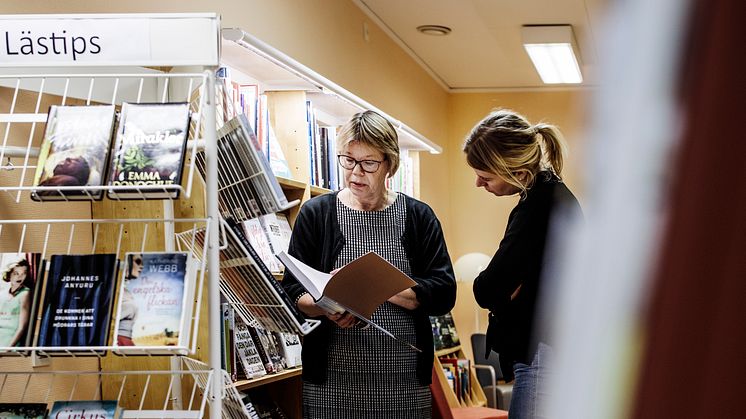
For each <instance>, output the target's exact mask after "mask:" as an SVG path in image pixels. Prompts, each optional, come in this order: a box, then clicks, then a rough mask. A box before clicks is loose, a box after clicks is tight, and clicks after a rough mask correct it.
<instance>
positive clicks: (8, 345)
mask: <svg viewBox="0 0 746 419" xmlns="http://www.w3.org/2000/svg"><path fill="white" fill-rule="evenodd" d="M177 225H179V226H182V227H183V226H189V227H190V228H192V229H205V230H209V229H210V228H211V226H210V222H209V220H207V219H179V220H163V219H121V220H96V219H65V220H6V221H0V242H6V243H8V242H10V243H14V244H17V248H16V249H15V251H14V252H4V253H0V269H2V272H3V275H5V276H7V277H8V279H9V280H10V283H9V288H8V290H7V291H6V293H7V292H10V294H11V295H12V296H13V299H12V300H10V301H8V302H5V303H4V306H3V307H6V306H8V307H10V306H9V305H8V304H12V303H13V302H17V304H18V305H19V310H18V312H19V315H21V314H22V313H23V316H22V317H21V318H19V320H18V321H19V322H20V320H23V322H24V323H25V324H24V325H23V328H21V330H20V333H15V334H14V335H5V334H4V335H2V340H0V355H18V356H31V354H34V356H43V357H48V356H99V357H102V356H105V355H106V354H107V353H109V352H110V353H113V354H116V355H168V354H173V355H186V354H193V353H194V352H195V346H196V337H197V326H198V324H199V316H200V312H199V310H195V307H200V305H201V300H202V293H201V292H197V293H196V294H197V295H195V290H201V289H202V287H203V284H204V280H205V264H204V260H205V259H206V258H205V253H204V251H203V252H202V254H199V255H195V254H194V253H193V252H192V251H174V252H164V251H163V250H162V248H163V246H162V245H161V243H162V242H163V240H164V235H165V234H168V233H166V232H167V231H173V230H175V229H176V228H177V227H176V226H177ZM37 238H39V239H37ZM73 246H75V249H76V251H72V249H73ZM81 247H83V248H85V249H87V251H86V252H85V253H81V252H80V250H81ZM3 250H10V249H7V248H6V249H3ZM3 313H5V311H3ZM37 317H38V319H39V320H38V321H37Z"/></svg>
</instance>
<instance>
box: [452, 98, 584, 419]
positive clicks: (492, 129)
mask: <svg viewBox="0 0 746 419" xmlns="http://www.w3.org/2000/svg"><path fill="white" fill-rule="evenodd" d="M563 152H564V145H563V141H562V137H561V134H560V132H559V130H558V129H557V128H556V127H554V126H552V125H548V124H535V125H532V124H531V123H529V121H528V120H527V119H526V118H525V117H523V116H522V115H520V114H518V113H516V112H513V111H510V110H497V111H494V112H492V113H490V114H489V115H487V117H485V118H484V119H483V120H482V121H480V122H479V123H478V124H477V125H476V126H475V127H474V128H473V129H472V131H471V132H470V133H469V135H468V136H467V137H466V143H465V144H464V153H465V154H466V162H467V164H468V165H469V166H470V167H471V168H472V169H473V170H474V173H475V174H476V186H477V187H478V188H484V189H485V190H486V191H487V192H489V193H491V194H493V195H495V196H512V195H519V196H520V199H519V201H518V204H517V205H516V206H515V208H513V210H512V212H511V213H510V216H509V218H508V226H507V229H506V231H505V235H504V236H503V238H502V240H501V242H500V245H499V247H498V249H497V252H496V253H495V255H494V256H493V257H492V260H491V261H490V263H489V265H488V266H487V268H486V269H485V270H484V271H483V272H482V273H480V274H479V276H478V277H477V278H476V279H475V280H474V297H475V299H476V301H477V303H478V304H479V305H480V306H481V307H483V308H486V309H489V310H490V321H489V326H488V329H487V348H486V350H487V355H489V352H490V350H494V351H495V352H497V353H498V355H499V357H500V365H501V368H502V371H503V373H504V374H505V376H506V380H508V381H510V380H511V379H512V377H513V375H515V383H514V385H513V393H512V400H511V402H510V418H511V419H522V418H535V417H543V416H544V415H542V413H541V411H540V406H541V403H542V397H543V395H544V385H543V383H544V382H545V380H546V377H547V376H548V374H550V373H551V365H550V364H551V358H552V349H551V346H549V345H548V342H547V337H546V336H544V335H542V334H541V333H539V330H538V327H535V315H534V311H535V308H536V301H537V296H538V294H539V292H540V290H541V286H540V285H541V284H540V282H541V280H542V278H543V280H546V278H545V276H546V275H545V274H546V273H545V272H543V271H542V268H543V266H544V253H545V252H544V248H545V243H546V238H547V232H548V230H549V225H550V219H554V218H556V217H557V214H562V215H566V216H570V217H576V216H579V215H580V205H579V204H578V201H577V199H576V198H575V196H574V195H573V193H572V192H570V190H569V189H568V188H567V186H565V184H564V183H563V182H562V178H561V177H560V175H561V173H562V166H563Z"/></svg>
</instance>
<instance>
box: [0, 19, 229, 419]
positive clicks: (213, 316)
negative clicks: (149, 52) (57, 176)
mask: <svg viewBox="0 0 746 419" xmlns="http://www.w3.org/2000/svg"><path fill="white" fill-rule="evenodd" d="M0 19H2V20H4V21H16V20H17V21H18V22H23V23H24V24H27V23H28V24H34V23H36V24H45V25H46V24H47V23H56V22H55V19H57V20H59V21H64V22H65V23H66V24H70V23H71V22H73V23H74V22H77V21H79V22H83V23H90V22H95V23H98V24H99V26H97V28H101V27H103V26H106V25H107V24H108V23H112V24H113V25H114V26H115V24H116V23H117V22H120V23H122V24H124V23H125V22H126V23H130V22H137V23H147V24H150V23H153V25H152V26H151V28H152V30H153V35H152V36H160V37H161V38H160V39H161V40H162V39H163V38H164V34H168V33H169V32H168V30H169V29H173V28H175V27H179V24H183V25H188V24H193V23H195V22H199V24H200V28H201V29H205V28H208V30H210V31H211V32H210V33H211V34H212V32H213V31H214V32H215V34H216V36H215V39H214V41H215V42H214V45H208V46H207V47H204V44H203V45H201V48H202V49H201V50H200V51H207V53H206V54H204V58H202V57H197V58H195V54H191V53H190V54H186V55H188V56H189V58H188V59H181V57H179V54H180V52H179V50H177V49H176V48H174V49H173V50H171V49H170V48H168V47H166V48H163V45H162V42H161V44H159V46H160V47H161V49H160V50H159V52H160V53H161V56H159V57H158V59H159V60H160V61H158V60H155V59H152V60H149V61H148V59H145V58H142V55H140V56H139V58H135V59H129V58H123V57H119V56H116V57H111V56H109V58H108V59H106V58H105V59H102V60H101V61H99V62H93V63H88V64H81V63H80V62H67V63H63V64H61V65H63V66H65V67H64V68H63V69H62V70H61V71H60V72H59V73H56V72H55V71H56V70H55V69H54V68H53V67H55V66H56V65H57V64H48V65H47V64H45V62H34V63H32V64H30V65H29V67H31V68H30V69H27V70H23V72H24V74H10V75H0V86H3V87H6V88H7V87H10V89H12V92H13V98H12V101H11V107H10V111H9V112H6V113H3V114H0V123H5V124H6V126H5V130H4V132H0V136H2V137H1V138H2V142H1V143H0V145H1V147H0V175H2V176H7V178H11V177H13V176H18V178H19V180H18V181H17V183H15V184H14V186H6V187H0V189H2V190H4V191H5V192H6V193H9V194H11V195H12V196H13V195H14V199H15V201H16V202H20V200H21V196H22V195H23V194H24V193H27V192H30V191H32V190H42V189H43V188H40V187H34V186H32V185H30V184H29V183H30V182H31V179H30V177H31V176H29V174H28V171H29V170H31V169H33V168H34V167H35V166H34V165H33V164H32V160H33V159H34V158H35V157H36V156H37V155H38V150H36V149H34V148H33V147H32V141H33V139H34V138H35V135H36V131H37V124H39V123H43V122H44V121H46V112H45V111H46V110H45V109H42V108H41V105H42V98H43V97H49V94H52V95H56V96H60V97H62V100H61V103H60V104H65V103H66V102H67V101H68V98H76V99H82V100H84V102H85V103H86V104H91V103H108V104H119V103H121V102H122V101H123V100H125V101H132V102H141V101H148V102H158V101H160V102H166V101H168V100H174V98H173V95H174V92H175V91H178V90H181V91H182V92H186V96H185V98H186V100H185V101H187V102H190V103H194V101H193V100H192V96H191V91H192V89H193V87H194V86H195V85H196V83H199V85H200V86H201V87H200V92H199V101H198V104H197V105H196V108H195V109H193V118H192V121H193V123H192V125H191V126H190V132H191V135H190V137H191V138H193V139H195V140H194V141H191V142H190V144H189V147H190V152H191V155H192V156H194V155H195V154H196V152H197V150H199V149H204V151H205V156H206V159H205V160H206V166H207V173H206V176H205V191H206V200H205V201H206V207H207V208H206V210H207V213H206V218H205V219H200V220H196V219H190V220H178V219H174V217H173V206H172V202H173V201H169V200H166V201H164V209H165V212H166V214H165V216H164V218H165V219H163V220H157V221H153V220H142V219H132V220H129V219H115V220H85V222H86V223H89V224H94V225H99V224H100V225H108V224H120V225H121V224H122V223H127V222H136V223H137V222H146V221H147V222H161V223H164V230H167V231H170V233H168V234H166V237H165V239H166V243H164V245H163V247H162V250H166V251H169V250H173V247H174V243H175V241H176V240H175V234H174V232H173V230H174V225H175V223H179V222H192V223H197V224H202V225H203V226H205V227H209V226H210V225H215V222H216V221H217V220H219V215H218V207H217V195H216V194H217V175H218V172H217V150H216V138H215V134H216V130H215V127H216V125H215V124H216V118H215V77H214V70H215V68H216V66H217V64H218V62H217V60H218V57H219V48H220V46H219V29H220V18H219V16H217V15H215V14H196V13H192V14H190V13H185V14H111V15H100V14H97V15H36V16H34V15H15V16H0ZM97 20H98V21H97ZM96 21H97V22H96ZM156 21H157V23H158V24H156ZM40 22H41V23H40ZM161 26H164V27H167V28H166V29H164V28H163V27H161ZM182 32H194V31H189V30H182ZM124 33H126V31H124ZM177 34H178V35H179V38H180V39H179V41H180V42H182V45H181V47H182V48H187V49H188V48H189V46H190V45H191V44H190V43H192V42H199V41H202V40H201V39H196V38H195V35H194V34H193V33H177ZM150 35H151V34H150V33H148V36H150ZM181 35H184V36H181ZM211 37H212V36H211ZM171 38H173V37H171ZM146 39H147V38H146ZM184 39H186V41H184ZM184 42H186V47H184ZM163 57H166V58H163ZM4 64H5V66H11V67H12V66H24V65H25V64H18V63H10V64H8V63H4ZM84 65H87V66H90V68H93V69H94V70H92V71H90V72H87V73H85V74H78V73H76V71H75V70H78V71H79V70H80V69H81V67H83V66H84ZM142 65H146V66H174V65H181V66H198V67H200V68H201V69H202V68H204V69H205V71H204V72H198V73H157V74H152V73H151V72H148V71H143V74H140V73H135V74H133V73H129V72H122V73H114V74H112V73H110V72H109V73H107V71H111V70H112V69H114V70H116V68H119V67H122V66H142ZM86 68H88V67H86ZM0 70H4V69H2V68H0ZM37 70H38V71H37ZM83 71H86V70H83ZM19 72H20V71H19ZM81 81H82V83H81ZM107 82H108V83H107ZM107 84H108V86H109V87H107ZM81 86H82V87H81ZM21 91H23V92H28V91H32V92H36V100H35V101H34V103H32V104H31V108H30V109H25V110H24V109H22V106H21V104H20V103H19V102H18V101H17V100H18V96H19V92H21ZM146 92H150V94H149V95H146V94H145V93H146ZM153 92H158V93H153ZM19 125H21V126H26V127H28V129H29V133H28V140H27V142H26V144H20V145H17V144H16V145H14V144H9V143H8V138H9V133H10V131H11V130H12V129H13V127H15V126H19ZM197 134H201V135H197ZM14 159H15V160H16V161H15V163H14V161H13V160H14ZM15 170H18V171H20V174H19V173H18V172H16V173H15V174H14V173H13V171H15ZM193 177H194V164H193V159H192V161H191V162H190V163H189V165H188V167H186V168H185V176H184V179H186V186H185V187H183V188H182V187H181V186H169V187H163V186H157V187H139V190H140V195H141V197H142V198H145V193H146V192H148V191H151V190H156V191H173V190H179V191H180V192H183V194H180V195H181V196H182V197H183V198H189V197H190V196H191V195H190V194H191V189H192V184H193ZM45 188H48V189H49V191H50V192H53V193H56V194H58V195H62V198H65V196H66V195H65V194H64V192H65V190H66V189H69V187H45ZM127 188H128V189H133V188H132V187H127ZM71 189H76V190H83V195H84V198H83V199H91V198H92V192H94V191H97V190H107V191H114V190H116V189H118V187H110V186H87V187H83V188H81V187H72V188H71ZM61 202H64V200H63V201H61ZM38 205H49V206H50V208H55V205H56V204H54V203H42V204H38ZM57 208H59V207H57ZM169 210H170V211H169ZM169 212H170V213H171V214H168V213H169ZM75 221H80V220H75ZM68 222H69V220H34V221H31V220H3V221H1V222H0V224H14V223H15V224H21V225H23V227H22V228H23V229H24V233H23V235H24V237H25V229H26V228H28V227H27V226H29V225H31V224H34V223H36V224H40V225H44V224H46V225H47V228H48V229H49V228H55V226H56V225H57V224H60V223H61V224H64V223H68ZM195 228H196V226H195ZM71 229H72V231H71V233H70V234H71V236H72V235H74V234H75V232H74V228H73V227H71ZM206 232H207V243H208V245H207V246H205V249H204V254H203V255H201V256H202V258H201V259H200V260H201V261H202V262H200V263H201V267H200V272H201V275H202V276H203V278H204V279H206V280H207V283H208V296H207V298H208V304H207V306H208V307H209V312H208V314H209V327H208V333H210V335H211V336H210V337H211V338H210V342H211V344H210V347H209V362H208V363H207V364H206V365H207V367H206V369H203V370H199V371H196V372H195V371H184V370H179V369H177V368H173V369H172V370H171V371H121V372H111V371H90V372H67V371H32V372H25V373H20V372H0V389H2V390H1V391H0V393H2V394H3V395H8V394H11V393H9V392H6V389H8V388H9V387H6V386H7V385H8V383H9V381H8V380H9V379H11V378H12V380H11V381H13V380H18V379H19V377H20V379H21V380H24V379H25V380H26V381H27V382H30V381H32V380H36V379H40V378H43V377H63V376H73V375H74V376H76V377H77V376H89V375H90V376H92V377H98V381H99V383H100V382H101V381H102V380H103V379H104V378H107V377H110V376H113V375H117V374H119V375H123V376H125V377H129V376H133V375H142V376H146V377H148V378H147V382H150V381H151V377H155V376H161V375H163V376H168V375H170V376H172V377H174V376H178V377H187V376H191V377H192V379H193V381H194V382H195V383H197V382H200V383H203V386H202V387H200V388H202V389H203V390H204V394H203V396H202V398H201V399H200V403H198V406H199V407H198V408H196V409H191V407H192V402H193V399H190V401H189V405H190V408H189V409H187V410H183V409H179V408H180V407H181V404H182V403H181V400H180V399H179V398H178V397H177V400H172V399H171V397H172V395H173V394H179V393H180V392H181V391H180V387H181V382H182V381H184V380H181V379H173V378H172V379H170V380H169V386H168V387H169V391H167V392H166V393H164V399H165V400H164V404H163V409H161V410H157V411H144V410H137V409H135V410H129V411H125V414H124V417H202V416H203V414H204V411H205V407H206V405H205V402H206V401H209V402H210V416H211V417H214V418H217V417H220V416H221V412H222V402H223V397H224V396H225V395H226V392H225V389H224V383H223V382H222V380H216V379H214V377H217V376H219V374H220V373H221V370H220V356H221V354H220V345H219V344H217V342H218V341H219V337H218V336H216V335H215V334H216V333H218V332H217V331H219V330H220V312H219V301H220V298H219V289H218V271H219V266H218V229H217V228H207V229H206ZM145 234H147V232H146V233H145ZM120 240H121V237H120ZM94 241H95V239H94ZM21 242H23V240H21ZM71 243H72V238H71V239H69V240H68V243H67V244H68V250H69V247H70V244H71ZM46 245H47V244H46V243H45V244H44V247H45V248H46ZM22 247H23V243H19V248H22ZM94 248H95V246H94ZM118 252H119V251H118ZM205 275H206V276H205ZM204 279H203V280H204ZM195 286H196V284H195ZM197 292H198V293H200V294H201V287H200V289H199V290H198V291H197ZM198 298H200V299H201V295H200V296H199V297H198ZM197 311H198V310H197ZM197 311H195V312H197ZM198 315H199V314H197V320H195V322H194V323H193V327H195V330H194V331H195V333H192V339H193V341H192V342H191V344H190V345H189V347H188V348H182V349H185V350H187V352H193V351H194V345H195V341H196V337H197V336H196V335H197V334H196V327H197V324H198V323H197V322H198ZM23 349H27V350H31V351H32V353H34V354H35V353H37V352H38V349H39V348H33V347H31V348H17V350H11V351H9V352H6V353H9V354H21V353H23ZM58 349H61V350H62V352H70V351H69V348H58ZM76 349H79V348H76ZM93 349H96V348H93ZM98 349H104V350H112V351H114V350H115V349H117V350H119V349H120V348H115V347H114V348H112V347H102V348H98ZM119 352H122V351H121V350H119ZM144 352H145V354H148V351H147V350H146V351H144ZM172 360H175V361H179V360H181V361H180V362H187V358H183V357H179V358H172ZM175 361H174V362H172V367H176V365H175V364H177V362H175ZM24 374H25V377H24ZM53 382H54V380H52V383H53ZM49 385H50V386H52V384H51V383H50V384H49ZM26 387H27V385H26ZM99 387H100V385H99ZM50 388H51V387H50ZM75 388H77V387H76V386H75V387H73V392H74V390H75ZM148 388H149V387H145V388H142V389H140V390H139V391H140V392H142V393H150V394H152V393H153V391H152V390H151V391H149V392H148V390H147V389H148ZM197 388H198V387H197V386H196V385H195V386H194V387H193V391H192V394H196V393H195V391H194V389H197ZM73 392H71V394H70V396H69V398H70V399H72V398H73V397H75V396H74V395H73ZM172 393H173V394H172ZM26 394H27V393H26V392H25V391H24V392H22V393H20V395H21V400H26ZM120 394H121V392H120ZM92 396H94V397H95V396H96V395H92ZM86 397H90V396H86ZM142 400H144V395H143V399H142ZM47 401H49V400H47ZM142 405H143V404H142V403H140V407H142ZM169 408H173V410H171V409H169ZM127 412H129V413H127Z"/></svg>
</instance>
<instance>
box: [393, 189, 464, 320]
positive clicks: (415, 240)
mask: <svg viewBox="0 0 746 419" xmlns="http://www.w3.org/2000/svg"><path fill="white" fill-rule="evenodd" d="M423 205H424V204H423ZM413 216H414V217H415V219H414V225H415V230H416V234H414V235H413V236H412V237H409V240H411V241H412V244H413V245H412V246H411V247H412V248H413V249H414V252H413V255H412V256H411V257H412V273H413V275H412V279H413V280H414V281H415V282H416V283H417V285H416V286H414V287H412V288H410V289H409V290H405V291H403V293H400V294H398V295H397V296H396V298H395V300H396V302H395V301H392V302H393V303H395V304H397V303H398V305H400V306H402V307H405V308H409V309H417V310H422V311H424V312H425V313H426V314H427V315H428V316H437V315H442V314H445V313H448V312H449V311H450V310H451V309H452V308H453V306H454V305H455V304H456V278H455V276H454V274H453V266H452V265H451V258H450V256H449V255H448V248H447V247H446V242H445V239H444V237H443V230H442V229H441V226H440V222H439V221H438V218H437V217H436V216H435V213H434V212H433V210H432V209H431V208H430V207H427V206H425V207H422V208H419V209H418V210H417V211H416V212H415V214H413ZM413 233H415V232H414V231H413ZM410 291H411V293H410ZM412 293H414V296H412Z"/></svg>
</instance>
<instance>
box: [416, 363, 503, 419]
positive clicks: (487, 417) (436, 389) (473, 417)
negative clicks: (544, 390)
mask: <svg viewBox="0 0 746 419" xmlns="http://www.w3.org/2000/svg"><path fill="white" fill-rule="evenodd" d="M432 375H433V378H432V383H431V384H430V391H431V392H432V394H433V415H432V416H433V419H508V412H507V411H505V410H498V409H492V408H489V407H481V406H470V407H450V406H449V405H448V400H447V399H446V394H445V392H444V390H443V387H441V385H440V380H438V376H437V375H436V373H435V369H434V368H433V373H432Z"/></svg>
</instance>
